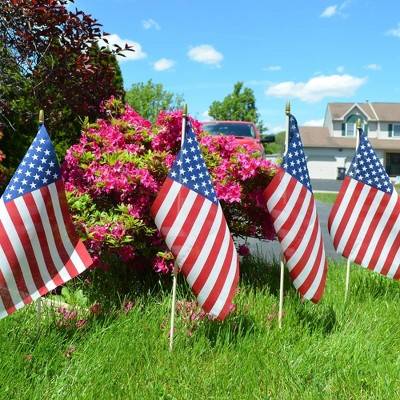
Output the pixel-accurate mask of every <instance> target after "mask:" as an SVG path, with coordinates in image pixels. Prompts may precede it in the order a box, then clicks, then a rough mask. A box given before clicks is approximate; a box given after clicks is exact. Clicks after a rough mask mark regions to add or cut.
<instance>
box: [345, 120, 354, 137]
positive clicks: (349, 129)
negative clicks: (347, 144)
mask: <svg viewBox="0 0 400 400" xmlns="http://www.w3.org/2000/svg"><path fill="white" fill-rule="evenodd" d="M355 131H356V125H355V124H353V123H347V124H346V136H354V132H355Z"/></svg>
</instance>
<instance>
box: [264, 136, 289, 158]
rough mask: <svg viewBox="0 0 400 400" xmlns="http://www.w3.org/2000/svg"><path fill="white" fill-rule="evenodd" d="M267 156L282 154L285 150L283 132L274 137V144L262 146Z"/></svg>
mask: <svg viewBox="0 0 400 400" xmlns="http://www.w3.org/2000/svg"><path fill="white" fill-rule="evenodd" d="M264 148H265V152H266V153H267V154H283V151H284V149H285V132H279V133H277V134H276V135H275V142H274V143H266V144H264Z"/></svg>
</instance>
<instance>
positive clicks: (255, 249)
mask: <svg viewBox="0 0 400 400" xmlns="http://www.w3.org/2000/svg"><path fill="white" fill-rule="evenodd" d="M316 203H317V212H318V216H319V221H320V224H321V230H322V237H323V240H324V247H325V253H326V256H327V257H328V258H331V259H333V260H339V259H341V258H342V256H340V255H339V254H337V253H336V251H335V250H334V248H333V245H332V240H331V237H330V236H329V232H328V217H329V212H330V209H331V206H330V205H329V204H324V203H320V202H319V201H317V202H316ZM247 245H248V246H249V247H250V250H251V253H252V254H253V255H259V256H260V257H262V258H265V259H266V260H267V261H273V260H279V259H280V256H281V246H280V244H279V242H278V241H277V240H275V241H272V242H271V241H266V240H258V239H253V238H248V239H247Z"/></svg>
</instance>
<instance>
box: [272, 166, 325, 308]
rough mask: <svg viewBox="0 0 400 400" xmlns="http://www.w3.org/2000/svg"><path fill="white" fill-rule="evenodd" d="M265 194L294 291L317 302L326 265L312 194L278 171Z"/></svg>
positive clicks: (322, 286)
mask: <svg viewBox="0 0 400 400" xmlns="http://www.w3.org/2000/svg"><path fill="white" fill-rule="evenodd" d="M264 195H265V198H266V200H267V208H268V211H269V213H270V215H271V218H272V221H273V224H274V228H275V232H276V234H277V236H278V239H279V241H280V243H281V246H282V249H283V254H284V256H285V260H286V263H287V266H288V269H289V272H290V276H291V278H292V280H293V284H294V286H295V288H296V289H297V290H298V291H299V292H300V294H301V295H302V296H303V297H304V298H306V299H309V300H312V301H314V302H318V301H319V300H320V298H321V296H322V294H323V291H324V288H325V282H326V273H327V262H326V258H325V250H324V245H323V240H322V235H321V229H320V225H319V221H318V216H317V213H316V207H315V201H314V197H313V195H312V193H311V192H310V191H309V190H308V189H307V188H306V187H305V186H304V185H302V184H301V183H300V182H299V181H298V180H297V179H295V178H293V177H292V176H291V175H290V174H289V173H287V172H285V171H284V170H283V169H281V170H280V171H279V172H278V173H277V175H276V176H275V177H274V179H273V180H272V181H271V183H270V184H269V185H268V187H267V189H266V190H265V192H264Z"/></svg>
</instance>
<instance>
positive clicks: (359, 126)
mask: <svg viewBox="0 0 400 400" xmlns="http://www.w3.org/2000/svg"><path fill="white" fill-rule="evenodd" d="M356 126H357V129H361V119H360V118H358V120H357V124H356Z"/></svg>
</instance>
